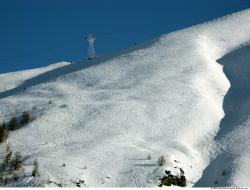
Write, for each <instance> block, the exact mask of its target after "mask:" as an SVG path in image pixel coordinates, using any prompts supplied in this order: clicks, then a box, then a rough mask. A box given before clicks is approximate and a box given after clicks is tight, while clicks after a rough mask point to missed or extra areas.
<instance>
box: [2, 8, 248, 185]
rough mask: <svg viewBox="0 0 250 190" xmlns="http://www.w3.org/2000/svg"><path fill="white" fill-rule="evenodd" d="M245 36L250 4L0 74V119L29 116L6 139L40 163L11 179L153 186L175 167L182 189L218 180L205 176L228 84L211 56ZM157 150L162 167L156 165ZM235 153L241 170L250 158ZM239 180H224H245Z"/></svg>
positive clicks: (222, 52)
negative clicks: (134, 42) (100, 51)
mask: <svg viewBox="0 0 250 190" xmlns="http://www.w3.org/2000/svg"><path fill="white" fill-rule="evenodd" d="M249 41H250V9H248V10H245V11H241V12H239V13H235V14H232V15H229V16H226V17H223V18H220V19H217V20H214V21H211V22H207V23H204V24H201V25H197V26H194V27H190V28H187V29H184V30H180V31H177V32H174V33H170V34H167V35H163V36H161V37H159V38H158V39H156V40H154V41H152V42H148V43H147V44H144V45H141V46H139V47H134V48H132V49H130V50H127V51H125V52H122V53H119V54H117V55H113V56H106V57H103V58H97V59H94V60H91V61H83V62H80V63H74V64H67V63H63V64H62V65H60V64H59V65H57V67H56V68H50V69H49V68H44V69H41V70H40V71H41V72H35V73H32V71H31V73H30V74H29V71H25V73H26V74H25V77H19V76H20V75H21V73H23V72H19V74H18V75H16V74H12V73H9V74H3V75H0V79H1V83H0V89H1V92H0V98H1V99H0V105H1V108H2V109H1V110H0V119H1V120H2V121H3V120H6V121H7V120H8V119H9V118H11V117H13V116H16V115H18V114H20V113H22V112H23V111H29V113H30V114H31V116H32V118H34V120H33V121H32V122H31V123H29V124H28V125H26V126H23V127H22V128H20V129H18V130H15V131H11V132H10V135H9V138H8V139H7V142H6V143H8V144H9V145H10V146H11V148H12V149H13V150H17V151H20V152H21V153H22V154H23V155H24V157H25V158H26V160H25V163H26V165H25V166H24V168H25V171H26V172H29V171H30V170H31V167H32V166H31V165H32V161H33V160H34V159H37V160H38V162H39V166H40V167H39V170H40V174H41V176H40V177H39V178H32V177H25V178H23V179H22V180H19V181H17V182H12V183H10V184H9V185H10V186H14V185H15V186H24V185H25V186H52V185H58V184H60V185H62V186H76V184H75V182H76V181H79V180H84V183H82V184H81V185H82V186H87V187H101V186H108V187H142V186H143V187H145V186H147V187H155V186H157V185H158V184H159V179H160V178H162V177H163V176H164V175H165V174H164V171H165V170H166V169H167V170H170V171H171V172H172V173H174V174H176V175H178V171H179V170H178V168H176V167H180V168H182V169H183V171H184V172H185V176H186V178H187V185H188V186H193V185H195V184H196V182H197V181H198V180H199V179H200V178H201V179H200V181H199V185H201V186H204V185H208V186H213V185H216V184H214V181H212V180H213V179H212V177H211V181H210V182H207V181H206V180H205V181H203V179H204V178H203V177H204V176H206V173H205V172H206V171H208V170H209V167H208V169H207V170H205V168H206V167H207V166H210V161H211V160H213V158H215V157H216V155H217V154H218V152H220V151H221V147H219V146H218V145H217V140H216V141H215V140H214V138H215V136H216V135H217V133H218V131H219V129H220V121H221V119H222V118H223V117H224V115H225V114H224V110H223V100H224V96H225V95H226V93H227V91H228V89H229V87H230V83H229V80H228V79H227V77H226V75H225V74H224V72H223V66H222V65H221V64H219V63H218V62H217V60H218V59H220V58H221V57H223V56H224V55H226V54H227V53H229V52H232V51H233V50H235V49H238V48H239V47H241V46H242V45H243V44H245V43H247V42H249ZM65 64H66V65H65ZM5 81H14V82H8V83H6V82H5ZM34 107H35V108H36V109H34ZM238 130H240V129H238ZM235 133H236V134H238V132H235ZM225 135H228V134H225ZM225 135H222V136H223V139H224V136H225ZM232 135H233V136H234V138H235V141H237V139H238V136H237V135H236V136H235V135H234V134H232ZM227 139H230V138H225V140H224V141H226V140H227ZM245 139H247V138H245ZM6 143H2V144H0V146H1V150H2V152H4V148H5V146H6ZM225 144H226V142H225ZM239 144H240V143H239ZM239 146H241V145H239ZM232 151H234V150H232ZM148 155H150V159H149V156H148ZM162 155H163V156H164V157H165V159H166V163H165V165H164V166H158V165H157V160H158V158H159V157H161V156H162ZM237 156H238V157H237V158H236V159H234V161H235V167H238V168H241V167H242V165H239V163H241V162H244V163H247V162H248V161H247V157H248V155H247V153H246V154H244V155H242V156H241V154H237ZM237 159H240V160H242V159H243V161H237ZM237 164H238V165H237ZM248 165H249V163H248ZM220 169H222V168H220ZM204 170H205V172H204V175H203V176H202V174H203V171H204ZM218 170H219V169H218ZM248 171H249V170H248ZM248 171H245V170H244V171H241V170H240V169H237V172H248ZM207 173H208V174H212V173H213V172H212V171H211V170H209V171H208V172H207ZM238 175H241V179H243V178H244V173H240V174H237V176H238ZM27 176H28V175H27ZM234 176H235V175H232V178H233V180H236V179H237V178H234ZM245 177H247V176H245ZM246 179H247V178H245V180H244V179H243V180H241V181H239V182H237V183H236V182H235V183H232V184H231V183H227V182H226V180H224V182H225V184H223V185H240V186H246V185H248V184H247V183H246ZM218 180H219V179H218ZM202 181H203V182H202ZM218 185H220V184H218Z"/></svg>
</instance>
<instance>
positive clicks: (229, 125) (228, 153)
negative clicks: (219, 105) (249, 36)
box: [197, 45, 250, 187]
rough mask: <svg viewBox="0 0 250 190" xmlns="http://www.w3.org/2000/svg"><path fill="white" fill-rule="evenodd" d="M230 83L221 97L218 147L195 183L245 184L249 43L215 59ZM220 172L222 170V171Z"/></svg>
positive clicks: (249, 132)
mask: <svg viewBox="0 0 250 190" xmlns="http://www.w3.org/2000/svg"><path fill="white" fill-rule="evenodd" d="M218 62H219V63H221V64H222V65H224V72H225V74H226V76H227V78H228V79H229V80H230V83H231V87H230V89H229V91H228V93H227V95H226V96H225V99H224V105H223V107H224V110H225V114H226V115H225V117H224V118H223V120H222V121H221V124H220V128H221V129H220V131H219V133H218V134H217V135H216V138H215V139H216V142H217V144H218V147H220V149H221V150H220V151H219V153H218V155H216V157H215V159H214V160H213V161H212V162H211V163H210V164H209V166H208V167H207V169H206V170H205V172H204V174H203V177H202V178H201V179H200V180H199V182H198V183H197V185H198V186H204V185H207V186H209V185H210V184H213V183H214V182H215V181H217V183H218V185H219V186H236V187H242V186H244V187H249V186H250V181H249V174H250V173H249V171H250V168H249V166H250V162H249V158H250V154H249V152H250V142H249V138H250V128H249V126H250V121H249V116H250V109H249V104H250V101H249V98H250V86H249V77H250V46H249V45H246V46H244V47H242V48H240V49H237V50H235V51H233V52H231V53H229V54H227V55H226V56H224V57H222V58H221V59H220V60H218ZM223 172H224V173H223Z"/></svg>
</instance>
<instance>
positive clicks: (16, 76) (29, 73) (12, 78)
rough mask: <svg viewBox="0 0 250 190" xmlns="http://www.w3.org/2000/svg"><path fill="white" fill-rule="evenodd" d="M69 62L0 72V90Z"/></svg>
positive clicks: (12, 86) (17, 84)
mask: <svg viewBox="0 0 250 190" xmlns="http://www.w3.org/2000/svg"><path fill="white" fill-rule="evenodd" d="M67 64H69V63H67V62H61V63H58V64H51V65H49V66H47V67H43V68H38V69H31V70H26V71H16V72H11V73H4V74H0V81H1V85H0V92H4V91H7V90H10V89H13V88H16V87H17V86H19V85H21V84H22V83H23V82H24V81H25V80H27V79H30V78H32V77H35V76H38V75H40V74H42V73H44V72H48V71H50V70H54V69H56V68H58V67H62V66H65V65H67Z"/></svg>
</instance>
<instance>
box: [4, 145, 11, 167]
mask: <svg viewBox="0 0 250 190" xmlns="http://www.w3.org/2000/svg"><path fill="white" fill-rule="evenodd" d="M11 157H12V151H11V150H9V151H8V152H7V155H6V157H5V158H4V161H3V171H5V169H6V168H7V167H8V165H9V164H10V162H11Z"/></svg>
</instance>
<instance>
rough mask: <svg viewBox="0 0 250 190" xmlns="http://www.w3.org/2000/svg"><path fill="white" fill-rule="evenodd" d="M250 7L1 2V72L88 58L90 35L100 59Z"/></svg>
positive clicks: (203, 2) (223, 2)
mask: <svg viewBox="0 0 250 190" xmlns="http://www.w3.org/2000/svg"><path fill="white" fill-rule="evenodd" d="M249 7H250V1H249V0H0V23H1V28H0V34H1V35H0V73H4V72H9V71H16V70H22V69H29V68H36V67H41V66H45V65H48V64H51V63H55V62H59V61H63V60H66V61H79V60H81V59H84V58H85V56H86V51H87V44H86V42H85V41H84V37H85V36H86V35H87V34H88V33H89V32H91V33H94V34H96V38H97V41H96V44H95V45H96V51H97V53H98V54H103V53H111V52H115V51H119V50H120V49H124V48H127V47H129V46H132V45H133V44H134V43H140V42H143V41H146V40H149V39H152V38H155V37H157V36H159V35H161V34H164V33H168V32H171V31H174V30H177V29H181V28H185V27H188V26H191V25H194V24H198V23H201V22H204V21H207V20H210V19H213V18H216V17H220V16H223V15H226V14H229V13H232V12H236V11H239V10H242V9H246V8H249ZM72 41H75V43H71V44H69V42H72ZM60 44H63V46H61V45H60ZM55 46H58V47H60V48H57V49H53V48H52V47H55ZM44 49H45V50H47V49H49V51H42V52H41V51H40V50H44ZM30 52H32V53H30ZM34 52H35V53H34ZM25 55H26V56H25ZM14 58H16V59H14Z"/></svg>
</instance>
